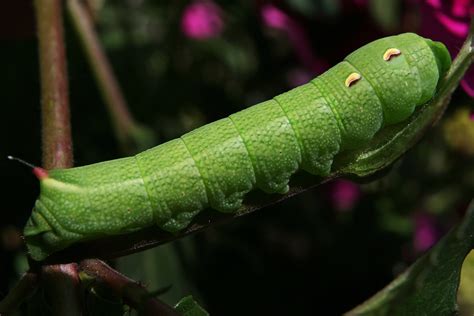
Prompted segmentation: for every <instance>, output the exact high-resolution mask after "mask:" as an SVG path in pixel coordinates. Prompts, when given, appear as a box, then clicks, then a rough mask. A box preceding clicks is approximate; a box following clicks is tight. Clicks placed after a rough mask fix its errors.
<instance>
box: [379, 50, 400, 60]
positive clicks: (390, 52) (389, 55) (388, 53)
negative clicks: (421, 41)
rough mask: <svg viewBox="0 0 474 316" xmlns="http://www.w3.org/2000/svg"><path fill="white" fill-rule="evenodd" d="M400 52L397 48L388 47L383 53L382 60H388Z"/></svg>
mask: <svg viewBox="0 0 474 316" xmlns="http://www.w3.org/2000/svg"><path fill="white" fill-rule="evenodd" d="M401 53H402V52H401V51H400V50H399V49H397V48H389V49H387V50H386V51H385V53H384V54H383V60H385V61H389V60H390V59H392V57H395V56H398V55H400V54H401Z"/></svg>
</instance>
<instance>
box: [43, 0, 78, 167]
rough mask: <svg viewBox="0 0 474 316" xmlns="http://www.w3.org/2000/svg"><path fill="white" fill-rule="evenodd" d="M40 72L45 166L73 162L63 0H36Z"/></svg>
mask: <svg viewBox="0 0 474 316" xmlns="http://www.w3.org/2000/svg"><path fill="white" fill-rule="evenodd" d="M35 9H36V21H37V28H38V39H39V59H40V73H41V112H42V126H43V132H42V141H43V167H44V168H46V169H52V168H67V167H71V166H72V164H73V158H72V141H71V125H70V120H69V99H68V81H67V70H66V57H65V49H64V37H63V33H64V31H63V25H62V5H61V0H36V1H35Z"/></svg>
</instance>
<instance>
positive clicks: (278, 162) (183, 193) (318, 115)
mask: <svg viewBox="0 0 474 316" xmlns="http://www.w3.org/2000/svg"><path fill="white" fill-rule="evenodd" d="M450 62H451V60H450V57H449V53H448V52H447V50H446V48H445V47H444V45H443V44H441V43H437V42H432V41H431V40H428V39H424V38H422V37H419V36H418V35H416V34H411V33H407V34H402V35H398V36H392V37H388V38H383V39H380V40H377V41H374V42H372V43H369V44H367V45H365V46H364V47H362V48H360V49H358V50H356V51H355V52H353V53H352V54H350V55H349V56H348V57H347V58H346V59H345V60H344V61H342V62H340V63H339V64H337V65H335V66H334V67H333V68H331V69H329V70H328V71H327V72H325V73H324V74H322V75H320V76H319V77H317V78H315V79H313V80H311V81H310V82H308V83H307V84H304V85H302V86H300V87H297V88H295V89H293V90H291V91H288V92H286V93H283V94H281V95H278V96H276V97H274V98H273V99H271V100H268V101H265V102H262V103H260V104H257V105H254V106H252V107H249V108H247V109H245V110H243V111H240V112H238V113H235V114H232V115H230V116H229V117H227V118H224V119H221V120H218V121H216V122H213V123H210V124H207V125H205V126H202V127H200V128H198V129H196V130H194V131H191V132H189V133H187V134H185V135H183V136H181V137H180V138H178V139H175V140H171V141H169V142H167V143H164V144H162V145H159V146H157V147H154V148H151V149H149V150H146V151H144V152H142V153H140V154H138V155H136V156H134V157H128V158H122V159H116V160H112V161H107V162H102V163H97V164H92V165H88V166H83V167H77V168H71V169H58V170H51V171H49V174H48V176H47V177H44V178H42V179H40V182H41V194H40V197H39V198H38V200H37V202H36V204H35V207H34V209H33V213H32V215H31V217H30V219H29V221H28V222H27V224H26V227H25V230H24V235H25V237H26V242H27V246H28V249H29V251H30V254H31V256H32V258H33V259H35V260H43V259H45V258H46V257H47V256H48V255H50V254H51V253H53V252H56V251H58V250H60V249H63V248H66V247H68V246H69V245H71V244H74V243H77V242H81V241H86V240H93V239H98V238H103V237H106V236H109V235H117V234H127V233H130V232H134V231H138V230H141V229H144V228H147V227H150V226H157V227H159V228H161V229H163V230H166V231H169V232H178V231H180V230H182V229H184V228H185V227H186V226H187V225H189V223H190V221H191V220H192V219H193V217H194V216H195V215H196V214H198V213H199V212H200V211H201V210H203V209H205V208H212V209H215V210H218V211H221V212H235V211H236V210H237V209H239V208H240V207H241V205H242V201H243V199H244V198H245V195H246V194H247V193H248V192H249V191H251V190H254V189H260V190H263V191H265V192H268V193H285V192H286V191H287V190H288V183H289V180H290V177H291V175H292V174H294V173H295V172H296V171H297V170H299V169H302V170H305V171H307V172H309V173H311V174H315V175H319V176H327V175H328V174H329V173H330V172H331V165H332V162H333V159H334V157H335V156H336V155H337V154H338V153H340V152H341V151H344V150H347V149H356V148H360V147H361V146H364V145H365V144H366V143H367V142H369V141H370V140H371V139H372V138H373V136H374V134H375V133H377V132H378V131H379V130H380V129H381V128H383V127H384V126H386V125H389V124H394V123H399V122H402V121H403V120H405V119H407V118H408V117H409V116H410V115H411V114H412V113H413V111H414V109H415V107H416V106H418V105H421V104H423V103H425V102H426V101H427V100H429V99H430V98H431V97H433V95H434V94H435V92H436V87H437V85H438V82H439V80H440V78H441V77H442V76H443V75H444V73H445V72H446V71H447V69H448V68H449V65H450Z"/></svg>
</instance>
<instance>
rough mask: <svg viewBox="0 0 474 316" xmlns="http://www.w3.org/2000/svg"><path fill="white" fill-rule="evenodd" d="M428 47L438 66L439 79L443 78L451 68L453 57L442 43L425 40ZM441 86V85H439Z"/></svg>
mask: <svg viewBox="0 0 474 316" xmlns="http://www.w3.org/2000/svg"><path fill="white" fill-rule="evenodd" d="M425 40H426V43H427V44H428V46H429V47H430V48H431V51H432V52H433V55H434V56H435V59H436V64H437V66H438V73H439V78H440V79H441V78H443V77H444V75H445V74H446V73H447V72H448V70H449V68H450V67H451V61H452V60H451V55H450V54H449V51H448V49H447V48H446V46H445V45H444V44H443V43H441V42H435V41H432V40H430V39H425ZM438 86H439V85H438Z"/></svg>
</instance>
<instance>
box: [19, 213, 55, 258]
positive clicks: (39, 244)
mask: <svg viewBox="0 0 474 316" xmlns="http://www.w3.org/2000/svg"><path fill="white" fill-rule="evenodd" d="M51 231H52V228H51V226H50V225H49V224H48V222H47V221H46V219H45V218H44V217H43V216H41V214H40V213H39V212H38V211H37V210H36V207H35V208H33V212H32V215H31V217H30V218H29V220H28V222H27V223H26V225H25V228H24V230H23V235H24V236H25V241H26V247H27V248H28V253H29V254H30V256H31V258H32V259H34V260H36V261H42V260H44V259H45V258H46V257H47V256H48V255H49V254H50V253H51V252H50V251H49V250H48V249H46V248H45V244H44V235H45V234H47V233H49V232H51Z"/></svg>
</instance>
